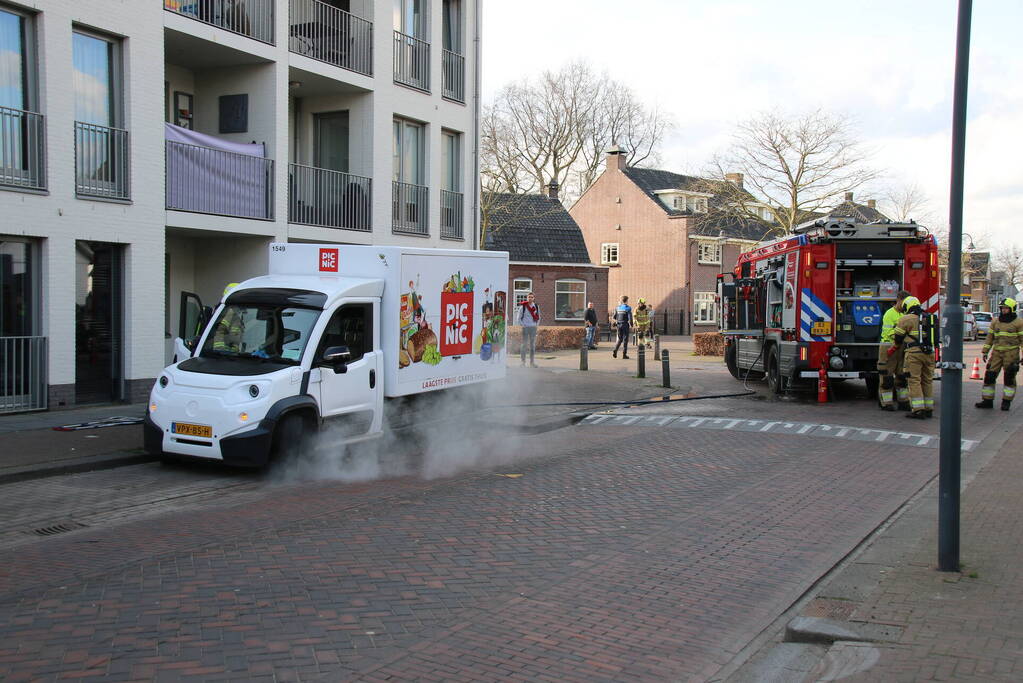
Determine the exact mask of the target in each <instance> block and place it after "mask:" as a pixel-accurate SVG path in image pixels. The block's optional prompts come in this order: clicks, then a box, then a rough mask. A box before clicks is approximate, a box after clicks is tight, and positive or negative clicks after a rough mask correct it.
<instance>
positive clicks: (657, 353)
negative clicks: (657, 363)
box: [654, 334, 661, 360]
mask: <svg viewBox="0 0 1023 683" xmlns="http://www.w3.org/2000/svg"><path fill="white" fill-rule="evenodd" d="M660 357H661V335H659V334H655V335H654V360H657V359H658V358H660Z"/></svg>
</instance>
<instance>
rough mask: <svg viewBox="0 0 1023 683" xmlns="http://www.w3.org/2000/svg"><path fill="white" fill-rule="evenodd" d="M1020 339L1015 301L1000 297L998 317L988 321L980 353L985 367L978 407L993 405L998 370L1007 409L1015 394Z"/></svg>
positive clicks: (1022, 322)
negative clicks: (1002, 372) (988, 326)
mask: <svg viewBox="0 0 1023 683" xmlns="http://www.w3.org/2000/svg"><path fill="white" fill-rule="evenodd" d="M1021 342H1023V320H1020V318H1019V316H1017V315H1016V300H1015V299H1002V300H1001V301H1000V302H999V303H998V320H992V321H991V327H990V328H989V329H988V332H987V340H986V341H985V342H984V348H983V349H982V352H981V353H982V355H983V356H984V362H985V363H987V369H986V371H985V372H984V387H983V388H982V389H981V390H980V396H981V399H980V402H979V403H976V404H975V405H976V406H977V407H978V408H993V407H994V400H995V384H996V383H997V382H998V373H999V371H1004V373H1005V374H1004V375H1003V377H1002V410H1008V409H1009V407H1010V405H1011V404H1012V399H1013V397H1014V396H1015V395H1016V373H1017V372H1018V371H1019V350H1020V344H1021Z"/></svg>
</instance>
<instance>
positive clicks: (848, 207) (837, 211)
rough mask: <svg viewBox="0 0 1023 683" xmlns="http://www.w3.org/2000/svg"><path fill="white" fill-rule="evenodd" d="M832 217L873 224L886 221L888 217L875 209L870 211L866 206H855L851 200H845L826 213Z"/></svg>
mask: <svg viewBox="0 0 1023 683" xmlns="http://www.w3.org/2000/svg"><path fill="white" fill-rule="evenodd" d="M828 213H829V214H831V215H832V216H846V217H848V218H855V219H856V220H857V221H859V222H860V223H873V222H874V221H886V220H888V216H886V215H884V214H883V213H881V212H880V211H878V210H877V209H872V208H871V207H869V206H867V205H866V204H857V203H856V202H854V201H852V200H849V199H847V200H845V201H844V202H842V203H841V204H839V205H838V206H836V207H835V208H833V209H831V211H829V212H828Z"/></svg>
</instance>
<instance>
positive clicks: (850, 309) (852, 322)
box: [835, 241, 905, 370]
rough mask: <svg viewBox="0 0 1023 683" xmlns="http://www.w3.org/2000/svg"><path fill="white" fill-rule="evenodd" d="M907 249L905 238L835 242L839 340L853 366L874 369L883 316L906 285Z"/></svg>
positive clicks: (836, 336) (861, 368) (837, 338)
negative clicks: (904, 277) (903, 282)
mask: <svg viewBox="0 0 1023 683" xmlns="http://www.w3.org/2000/svg"><path fill="white" fill-rule="evenodd" d="M904 250H905V243H904V242H902V241H898V242H840V243H838V244H836V245H835V288H836V292H835V294H836V297H835V299H836V301H835V304H836V309H837V310H836V321H835V322H836V326H835V343H837V344H839V345H842V346H843V348H844V350H845V352H846V357H847V358H848V359H849V360H850V361H852V366H853V369H856V370H871V369H873V367H874V364H875V363H876V361H877V347H876V346H874V345H875V344H876V343H877V340H878V339H879V338H880V336H881V319H882V318H883V317H884V313H885V311H887V310H888V309H889V308H891V307H892V305H893V303H894V301H895V294H896V292H898V290H899V289H901V288H902V268H903V257H904ZM846 345H849V346H846Z"/></svg>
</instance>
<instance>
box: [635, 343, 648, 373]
mask: <svg viewBox="0 0 1023 683" xmlns="http://www.w3.org/2000/svg"><path fill="white" fill-rule="evenodd" d="M637 351H638V355H637V356H636V367H637V371H636V377H639V378H640V379H643V378H644V377H646V348H644V345H643V344H640V345H639V348H638V349H637Z"/></svg>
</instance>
